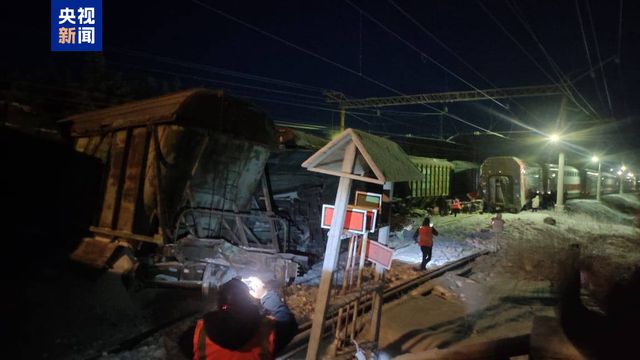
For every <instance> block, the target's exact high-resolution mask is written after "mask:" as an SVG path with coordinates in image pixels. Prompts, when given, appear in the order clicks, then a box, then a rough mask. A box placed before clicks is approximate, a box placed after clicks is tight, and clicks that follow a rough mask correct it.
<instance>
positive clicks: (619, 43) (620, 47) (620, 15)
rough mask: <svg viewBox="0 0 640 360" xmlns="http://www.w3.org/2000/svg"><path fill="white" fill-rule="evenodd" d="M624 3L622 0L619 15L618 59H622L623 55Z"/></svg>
mask: <svg viewBox="0 0 640 360" xmlns="http://www.w3.org/2000/svg"><path fill="white" fill-rule="evenodd" d="M623 4H624V1H623V0H620V12H619V15H618V18H619V20H618V61H620V58H621V55H622V6H623Z"/></svg>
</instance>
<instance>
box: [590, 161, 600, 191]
mask: <svg viewBox="0 0 640 360" xmlns="http://www.w3.org/2000/svg"><path fill="white" fill-rule="evenodd" d="M591 161H593V162H597V163H598V181H597V182H596V200H598V201H600V183H601V182H602V174H601V173H600V170H601V165H602V163H601V162H600V158H598V157H597V156H596V155H593V157H591Z"/></svg>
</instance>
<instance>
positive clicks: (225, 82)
mask: <svg viewBox="0 0 640 360" xmlns="http://www.w3.org/2000/svg"><path fill="white" fill-rule="evenodd" d="M108 63H110V64H113V65H118V66H126V67H129V68H133V69H137V70H141V71H146V72H153V73H159V74H165V75H171V76H176V77H180V78H190V79H193V80H200V81H206V82H211V83H219V84H225V85H230V86H238V87H244V88H248V89H255V90H261V91H266V92H272V93H277V94H286V95H292V96H298V97H304V98H311V99H318V100H322V99H324V98H323V97H322V96H321V95H308V94H301V93H296V92H292V91H286V90H278V89H272V88H266V87H263V86H256V85H247V84H241V83H237V82H233V81H225V80H217V79H211V78H206V77H203V76H197V75H191V74H185V73H178V72H173V71H168V70H160V69H152V68H148V67H143V66H136V65H131V64H125V63H119V62H113V61H108Z"/></svg>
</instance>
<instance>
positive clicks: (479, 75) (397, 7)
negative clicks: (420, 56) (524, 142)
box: [388, 0, 536, 126]
mask: <svg viewBox="0 0 640 360" xmlns="http://www.w3.org/2000/svg"><path fill="white" fill-rule="evenodd" d="M388 2H389V3H390V4H391V5H392V6H393V7H395V8H396V9H397V10H398V11H399V12H400V13H401V14H402V15H404V16H405V17H406V18H407V19H408V20H409V21H411V22H412V23H413V24H415V25H416V26H417V27H418V28H419V29H420V30H421V31H422V32H423V33H425V34H426V35H427V36H429V37H430V38H431V39H432V40H434V41H435V42H436V43H437V44H438V45H440V46H441V47H442V48H444V49H445V50H447V51H448V52H449V53H450V54H451V55H453V57H455V58H456V59H457V60H458V61H460V62H461V63H462V64H463V65H465V66H466V67H467V68H468V69H469V70H471V71H472V72H473V73H474V74H476V75H477V76H478V77H479V78H481V79H482V80H484V81H485V82H486V83H487V84H489V85H491V86H492V87H494V88H498V86H497V85H495V84H494V83H493V82H492V81H491V80H489V79H488V78H487V77H485V76H484V75H482V74H481V73H480V72H479V71H478V70H476V68H475V67H473V66H472V65H471V64H469V63H468V62H467V61H465V60H464V59H463V58H462V57H461V56H460V55H458V53H456V52H455V51H454V50H453V49H451V48H450V47H449V46H447V44H445V43H444V42H443V41H442V40H440V39H439V38H438V37H437V36H436V35H435V34H433V33H432V32H431V31H429V30H427V29H426V28H425V26H423V25H422V24H421V23H420V22H418V21H417V20H416V19H415V18H414V17H413V16H411V14H409V12H407V11H405V10H404V9H403V8H402V7H400V6H399V5H398V4H397V3H396V2H394V1H393V0H388ZM510 100H511V101H512V102H513V103H514V104H516V105H517V106H518V107H520V108H521V109H522V110H524V111H525V112H526V113H527V114H528V115H529V116H531V117H532V118H534V119H535V118H536V116H535V115H534V114H532V113H531V112H530V111H529V110H528V109H527V108H526V107H525V106H524V105H522V104H521V103H520V102H518V101H516V100H515V99H510ZM507 110H508V111H509V112H511V113H512V114H513V111H512V110H511V109H510V108H507ZM514 115H515V114H514ZM511 125H512V126H513V124H511Z"/></svg>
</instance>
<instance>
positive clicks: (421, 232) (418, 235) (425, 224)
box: [413, 217, 438, 270]
mask: <svg viewBox="0 0 640 360" xmlns="http://www.w3.org/2000/svg"><path fill="white" fill-rule="evenodd" d="M436 235H438V230H436V228H435V227H433V224H432V223H431V220H430V219H429V218H428V217H426V218H424V221H422V225H421V226H420V227H419V228H418V230H416V232H415V234H414V235H413V239H414V240H415V241H416V242H417V243H418V245H419V246H420V250H421V251H422V263H421V264H420V270H426V269H427V263H428V262H429V261H431V252H432V250H433V237H434V236H436Z"/></svg>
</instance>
